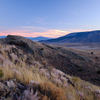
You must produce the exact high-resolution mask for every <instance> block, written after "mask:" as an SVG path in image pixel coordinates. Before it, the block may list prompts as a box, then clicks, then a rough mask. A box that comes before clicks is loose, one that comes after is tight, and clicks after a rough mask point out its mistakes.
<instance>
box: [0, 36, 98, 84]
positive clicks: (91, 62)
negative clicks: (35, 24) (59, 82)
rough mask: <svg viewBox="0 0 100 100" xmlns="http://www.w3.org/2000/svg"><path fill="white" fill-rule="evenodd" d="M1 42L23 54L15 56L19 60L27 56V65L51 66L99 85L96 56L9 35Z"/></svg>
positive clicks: (14, 51)
mask: <svg viewBox="0 0 100 100" xmlns="http://www.w3.org/2000/svg"><path fill="white" fill-rule="evenodd" d="M1 42H2V43H3V44H8V45H15V46H17V48H18V49H20V50H21V51H22V52H23V54H17V56H18V57H21V59H22V58H23V55H25V54H28V55H29V56H27V60H26V63H28V64H33V60H36V61H38V62H40V63H41V64H43V65H44V67H46V68H49V66H53V67H55V68H57V69H59V70H61V71H63V72H65V73H67V74H69V75H74V76H78V77H80V78H81V79H84V80H86V81H89V82H92V83H94V84H97V85H100V81H99V77H100V75H99V74H97V72H98V71H99V70H100V62H99V61H100V58H99V57H97V55H92V54H91V53H90V54H89V53H88V54H86V53H84V52H82V53H81V54H78V53H77V52H74V51H73V50H68V49H66V48H63V47H56V46H55V47H54V46H50V45H47V44H44V43H39V42H33V41H31V40H29V39H26V38H23V37H21V36H11V35H9V36H7V38H5V39H2V40H1ZM16 52H17V50H15V49H14V50H13V53H16ZM90 76H91V77H90Z"/></svg>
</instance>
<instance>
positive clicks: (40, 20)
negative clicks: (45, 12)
mask: <svg viewBox="0 0 100 100" xmlns="http://www.w3.org/2000/svg"><path fill="white" fill-rule="evenodd" d="M47 18H48V17H44V18H42V17H41V18H40V17H38V18H36V19H34V21H35V22H36V23H38V24H42V25H44V24H47V23H46V22H45V20H46V19H47Z"/></svg>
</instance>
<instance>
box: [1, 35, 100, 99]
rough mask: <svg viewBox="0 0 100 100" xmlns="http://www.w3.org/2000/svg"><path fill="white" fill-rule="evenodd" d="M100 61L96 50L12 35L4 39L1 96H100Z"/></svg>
mask: <svg viewBox="0 0 100 100" xmlns="http://www.w3.org/2000/svg"><path fill="white" fill-rule="evenodd" d="M99 61H100V57H99V56H97V55H95V54H93V53H87V52H84V51H77V50H74V49H68V48H64V47H58V46H51V45H47V44H44V43H40V42H34V41H31V40H30V39H27V38H24V37H21V36H12V35H8V36H7V37H6V38H4V39H0V99H1V100H100V87H99V86H100V62H99ZM91 83H92V84H91ZM96 85H98V86H96Z"/></svg>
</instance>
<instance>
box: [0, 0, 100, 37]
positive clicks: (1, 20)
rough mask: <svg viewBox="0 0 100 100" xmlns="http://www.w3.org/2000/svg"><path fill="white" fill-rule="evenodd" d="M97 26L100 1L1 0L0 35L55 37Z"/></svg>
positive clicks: (98, 24)
mask: <svg viewBox="0 0 100 100" xmlns="http://www.w3.org/2000/svg"><path fill="white" fill-rule="evenodd" d="M99 29H100V0H0V36H2V35H21V36H25V37H37V36H44V37H52V38H57V37H60V36H64V35H66V34H68V33H71V32H81V31H91V30H99Z"/></svg>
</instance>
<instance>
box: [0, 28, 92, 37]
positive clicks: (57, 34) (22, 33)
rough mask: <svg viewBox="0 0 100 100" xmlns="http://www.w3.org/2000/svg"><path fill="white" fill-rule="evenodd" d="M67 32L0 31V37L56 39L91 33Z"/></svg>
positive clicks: (71, 30)
mask: <svg viewBox="0 0 100 100" xmlns="http://www.w3.org/2000/svg"><path fill="white" fill-rule="evenodd" d="M66 30H67V31H63V30H47V31H44V32H32V31H29V30H10V31H1V32H0V36H4V35H6V36H7V35H20V36H24V37H38V36H43V37H52V38H57V37H60V36H64V35H67V34H69V33H71V32H72V33H73V32H83V31H91V30H82V29H66Z"/></svg>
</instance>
